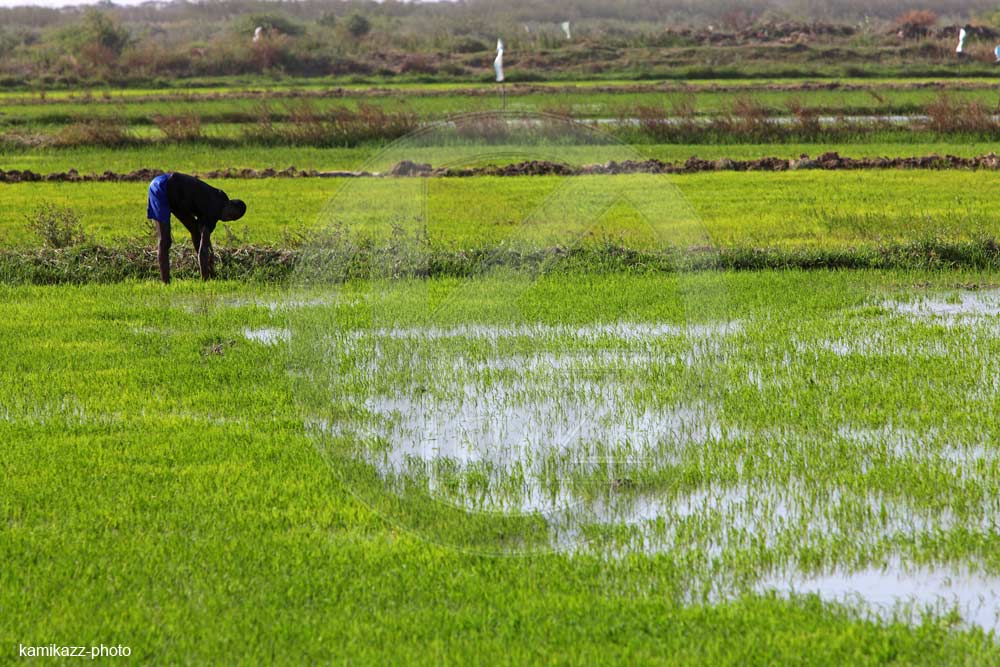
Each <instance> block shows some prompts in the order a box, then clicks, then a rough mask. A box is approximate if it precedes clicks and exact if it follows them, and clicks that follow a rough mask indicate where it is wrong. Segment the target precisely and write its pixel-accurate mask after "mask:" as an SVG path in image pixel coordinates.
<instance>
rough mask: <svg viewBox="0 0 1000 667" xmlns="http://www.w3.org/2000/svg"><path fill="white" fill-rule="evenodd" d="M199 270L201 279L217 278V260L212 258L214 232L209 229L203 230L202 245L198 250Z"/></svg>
mask: <svg viewBox="0 0 1000 667" xmlns="http://www.w3.org/2000/svg"><path fill="white" fill-rule="evenodd" d="M198 269H199V270H200V271H201V279H202V280H208V279H209V278H214V277H215V258H214V257H213V256H212V231H211V230H210V229H209V228H208V227H202V228H201V244H200V246H199V248H198Z"/></svg>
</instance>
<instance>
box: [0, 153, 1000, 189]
mask: <svg viewBox="0 0 1000 667" xmlns="http://www.w3.org/2000/svg"><path fill="white" fill-rule="evenodd" d="M803 169H818V170H823V171H843V170H865V169H970V170H978V169H983V170H994V171H995V170H1000V156H998V155H996V154H995V153H989V154H986V155H977V156H975V157H958V156H955V155H944V156H942V155H923V156H916V157H866V158H851V157H843V156H841V155H840V154H838V153H824V154H822V155H820V156H818V157H815V158H811V157H809V156H808V155H802V156H800V157H797V158H780V157H764V158H759V159H756V160H733V159H730V158H719V159H717V160H703V159H701V158H699V157H697V156H692V157H690V158H688V159H687V160H686V161H684V162H663V161H661V160H655V159H653V160H624V161H622V162H615V161H611V162H604V163H602V164H588V165H582V166H575V165H569V164H565V163H563V162H548V161H544V160H531V161H527V162H518V163H515V164H507V165H488V166H483V167H469V168H464V169H456V168H441V167H438V168H435V167H434V166H432V165H430V164H424V163H418V162H411V161H409V160H404V161H402V162H399V163H397V164H396V165H394V166H393V167H392V168H391V169H390V170H388V171H386V172H371V171H319V170H316V169H296V168H295V167H288V168H287V169H280V170H278V169H217V170H212V171H202V172H198V173H197V175H198V176H200V177H202V178H206V179H228V178H237V179H264V178H362V177H371V178H380V177H383V178H384V177H388V178H413V177H417V178H421V177H423V178H428V177H440V178H468V177H474V176H587V175H617V174H696V173H702V172H708V171H764V172H781V171H796V170H803ZM163 173H164V172H163V171H161V170H159V169H137V170H136V171H130V172H112V171H105V172H104V173H102V174H80V173H79V172H77V171H76V170H75V169H70V170H69V171H61V172H54V173H51V174H39V173H35V172H33V171H30V170H23V171H22V170H17V169H12V170H9V171H4V170H2V169H0V183H37V182H42V181H49V182H70V183H72V182H81V183H92V182H100V183H107V182H112V183H118V182H120V183H139V182H148V181H151V180H152V179H154V178H156V177H157V176H159V175H161V174H163Z"/></svg>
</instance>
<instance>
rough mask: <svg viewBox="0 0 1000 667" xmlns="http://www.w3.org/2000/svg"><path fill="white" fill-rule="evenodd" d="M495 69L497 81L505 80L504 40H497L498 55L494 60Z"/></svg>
mask: <svg viewBox="0 0 1000 667" xmlns="http://www.w3.org/2000/svg"><path fill="white" fill-rule="evenodd" d="M493 69H494V70H496V73H497V83H500V82H502V81H503V40H502V39H498V40H497V57H496V60H494V61H493Z"/></svg>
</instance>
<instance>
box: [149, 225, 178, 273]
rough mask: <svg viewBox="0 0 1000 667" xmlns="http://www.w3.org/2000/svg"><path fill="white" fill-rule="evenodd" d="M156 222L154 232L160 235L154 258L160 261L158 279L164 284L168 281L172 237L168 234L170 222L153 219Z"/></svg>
mask: <svg viewBox="0 0 1000 667" xmlns="http://www.w3.org/2000/svg"><path fill="white" fill-rule="evenodd" d="M153 222H155V223H156V233H157V234H159V236H160V241H159V243H158V244H157V248H156V259H157V260H158V261H159V263H160V280H162V281H163V282H164V284H168V283H170V244H171V243H173V239H172V238H171V236H170V223H169V222H160V221H158V220H154V221H153Z"/></svg>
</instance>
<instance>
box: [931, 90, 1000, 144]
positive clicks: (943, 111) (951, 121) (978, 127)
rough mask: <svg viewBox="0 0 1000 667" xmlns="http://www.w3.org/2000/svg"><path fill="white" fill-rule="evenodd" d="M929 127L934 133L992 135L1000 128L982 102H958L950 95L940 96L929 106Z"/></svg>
mask: <svg viewBox="0 0 1000 667" xmlns="http://www.w3.org/2000/svg"><path fill="white" fill-rule="evenodd" d="M925 113H926V114H927V127H928V129H930V130H933V131H934V132H941V133H949V132H968V133H974V134H991V133H994V132H997V130H998V129H1000V126H998V124H997V123H996V121H994V120H993V114H992V113H991V112H990V110H989V109H987V108H986V106H985V105H983V104H982V103H981V102H977V101H971V102H966V103H962V102H956V101H954V100H952V99H951V98H950V97H949V96H948V95H940V96H939V97H938V98H937V99H936V100H934V101H933V102H931V103H930V104H928V105H927V108H926V109H925Z"/></svg>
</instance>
